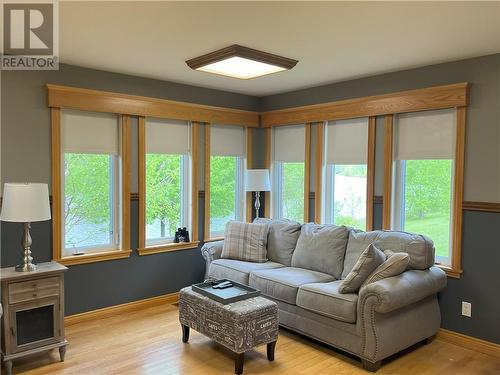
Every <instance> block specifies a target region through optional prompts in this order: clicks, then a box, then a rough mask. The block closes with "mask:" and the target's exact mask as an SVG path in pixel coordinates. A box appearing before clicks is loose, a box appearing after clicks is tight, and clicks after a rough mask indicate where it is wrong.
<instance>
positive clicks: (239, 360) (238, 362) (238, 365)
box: [234, 353, 245, 375]
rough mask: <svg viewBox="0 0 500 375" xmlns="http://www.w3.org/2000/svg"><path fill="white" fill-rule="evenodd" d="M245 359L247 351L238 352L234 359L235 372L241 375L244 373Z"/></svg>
mask: <svg viewBox="0 0 500 375" xmlns="http://www.w3.org/2000/svg"><path fill="white" fill-rule="evenodd" d="M244 361H245V353H236V359H235V360H234V373H235V374H237V375H240V374H242V373H243V362H244Z"/></svg>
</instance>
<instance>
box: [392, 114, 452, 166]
mask: <svg viewBox="0 0 500 375" xmlns="http://www.w3.org/2000/svg"><path fill="white" fill-rule="evenodd" d="M455 116H456V115H455V110H454V109H445V110H437V111H425V112H416V113H405V114H401V115H399V116H398V117H397V124H396V137H397V138H396V139H397V142H396V149H395V154H396V159H398V160H420V159H453V158H454V155H455V129H456V121H455Z"/></svg>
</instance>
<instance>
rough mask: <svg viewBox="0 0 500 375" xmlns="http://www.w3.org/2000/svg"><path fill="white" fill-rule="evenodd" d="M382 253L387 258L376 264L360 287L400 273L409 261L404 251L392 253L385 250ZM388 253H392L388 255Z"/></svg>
mask: <svg viewBox="0 0 500 375" xmlns="http://www.w3.org/2000/svg"><path fill="white" fill-rule="evenodd" d="M384 253H385V254H386V255H387V256H388V258H387V260H386V261H385V262H384V263H382V264H381V265H380V266H378V267H377V268H376V269H375V271H373V272H372V274H371V275H370V276H368V278H367V279H366V280H365V281H364V282H363V284H362V285H361V288H362V287H364V286H365V285H368V284H371V283H374V282H376V281H379V280H382V279H385V278H387V277H391V276H397V275H400V274H402V273H403V272H404V271H405V270H406V268H407V267H408V264H409V263H410V256H409V255H408V254H406V253H393V252H392V251H390V250H386V251H384ZM390 253H392V254H391V255H389V254H390ZM361 288H360V289H361Z"/></svg>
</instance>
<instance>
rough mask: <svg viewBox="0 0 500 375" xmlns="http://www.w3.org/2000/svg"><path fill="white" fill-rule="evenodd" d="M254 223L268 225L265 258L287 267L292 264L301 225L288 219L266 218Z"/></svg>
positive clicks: (256, 220)
mask: <svg viewBox="0 0 500 375" xmlns="http://www.w3.org/2000/svg"><path fill="white" fill-rule="evenodd" d="M254 223H258V224H267V225H269V234H268V235H267V257H268V258H269V260H272V261H273V262H277V263H281V264H284V265H285V266H288V267H289V266H290V265H291V264H292V255H293V251H294V250H295V247H296V246H297V240H298V239H299V236H300V228H301V226H302V225H301V224H300V223H297V222H296V221H293V220H288V219H277V220H271V219H266V218H258V219H255V220H254Z"/></svg>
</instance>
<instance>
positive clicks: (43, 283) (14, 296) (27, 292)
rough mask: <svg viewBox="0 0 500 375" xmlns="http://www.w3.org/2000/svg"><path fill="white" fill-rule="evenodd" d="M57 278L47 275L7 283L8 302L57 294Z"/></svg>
mask: <svg viewBox="0 0 500 375" xmlns="http://www.w3.org/2000/svg"><path fill="white" fill-rule="evenodd" d="M59 293H60V291H59V278H58V277H48V278H46V279H37V280H31V281H21V282H18V283H11V284H9V302H10V303H17V302H24V301H30V300H32V299H34V298H43V297H50V296H57V295H59Z"/></svg>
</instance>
